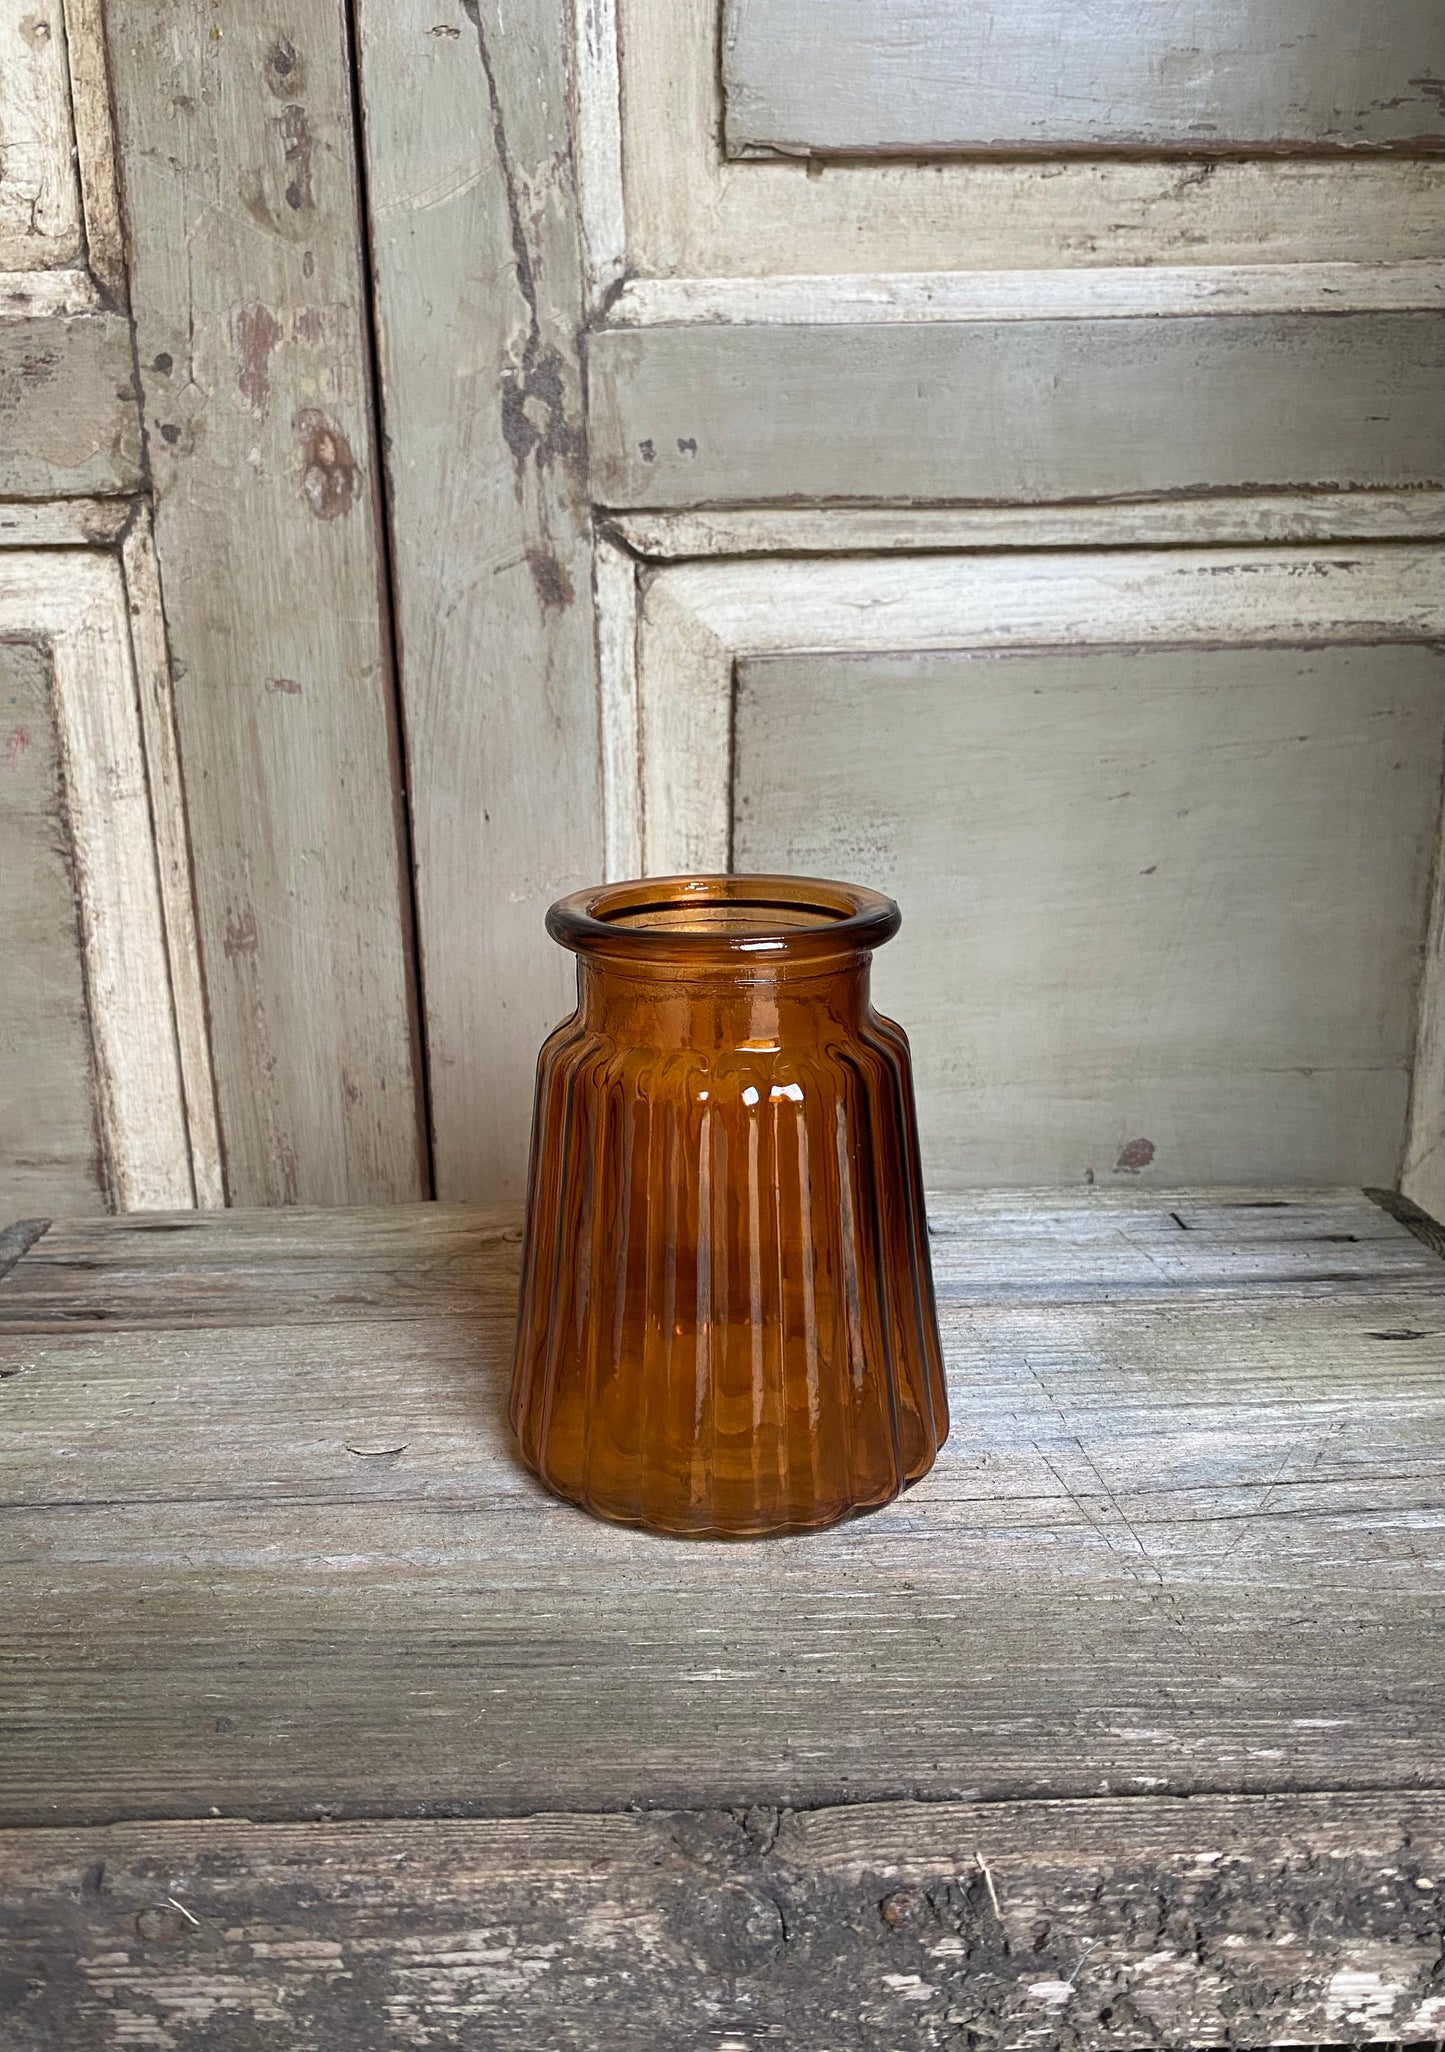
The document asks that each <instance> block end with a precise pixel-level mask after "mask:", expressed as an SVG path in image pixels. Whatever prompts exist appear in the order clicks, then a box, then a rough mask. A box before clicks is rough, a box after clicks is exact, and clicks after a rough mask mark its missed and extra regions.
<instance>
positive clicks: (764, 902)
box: [547, 872, 903, 962]
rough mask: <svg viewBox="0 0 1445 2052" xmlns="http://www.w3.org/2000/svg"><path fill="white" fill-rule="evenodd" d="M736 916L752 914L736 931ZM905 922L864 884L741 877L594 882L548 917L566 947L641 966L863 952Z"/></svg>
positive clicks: (733, 874) (560, 902)
mask: <svg viewBox="0 0 1445 2052" xmlns="http://www.w3.org/2000/svg"><path fill="white" fill-rule="evenodd" d="M729 908H732V909H734V910H736V912H738V913H740V914H741V913H747V914H749V915H751V916H750V917H749V918H748V919H746V920H743V919H739V920H737V921H736V923H734V924H733V925H731V926H730V925H729V924H728V920H727V913H728V910H729ZM709 911H712V912H715V913H720V914H721V915H722V916H721V917H716V918H714V919H713V920H711V921H710V922H708V923H705V924H704V923H701V922H700V923H699V924H697V925H695V926H689V925H688V924H687V923H686V922H687V917H688V915H689V914H694V913H695V914H704V913H706V912H709ZM770 913H775V914H776V915H777V917H776V919H775V920H774V919H770V918H769V917H768V915H769V914H770ZM759 915H761V916H759ZM664 920H665V921H666V922H667V923H662V922H663V921H664ZM902 923H903V915H902V914H901V913H900V911H899V910H898V907H897V905H896V904H895V903H894V901H893V900H892V898H888V897H885V896H884V894H883V893H882V891H874V890H869V889H868V888H867V887H866V885H863V884H847V883H835V882H833V881H832V880H831V879H830V878H826V877H817V876H777V875H749V874H746V873H739V872H729V873H726V874H721V875H699V876H651V877H636V878H632V879H631V880H629V881H628V882H626V883H611V884H594V885H593V886H592V887H591V888H590V889H588V890H585V891H574V892H573V893H572V894H571V896H570V897H566V898H559V899H558V900H557V902H556V904H555V905H553V906H552V907H551V909H550V910H549V911H548V913H547V931H548V933H550V934H551V936H552V938H553V940H555V941H559V942H560V943H561V945H562V946H563V947H564V948H571V949H572V950H573V952H574V953H576V954H602V955H609V956H611V957H612V958H613V959H614V960H616V959H624V960H631V961H634V962H640V961H647V960H653V961H658V960H663V959H665V958H667V957H668V956H671V957H673V958H674V959H676V958H677V957H678V956H679V955H682V956H686V957H689V958H691V959H693V960H698V959H701V960H709V959H710V960H713V961H727V960H730V959H733V958H736V957H741V958H743V959H746V960H756V959H757V958H758V957H760V956H761V957H764V958H767V957H776V958H782V959H784V960H793V961H797V960H800V959H801V960H806V959H816V958H818V957H826V956H837V955H840V954H861V953H866V952H868V951H869V950H871V949H873V948H877V947H881V946H882V945H883V943H884V941H888V940H892V938H893V936H894V934H895V933H897V931H898V929H899V927H900V926H901V925H902Z"/></svg>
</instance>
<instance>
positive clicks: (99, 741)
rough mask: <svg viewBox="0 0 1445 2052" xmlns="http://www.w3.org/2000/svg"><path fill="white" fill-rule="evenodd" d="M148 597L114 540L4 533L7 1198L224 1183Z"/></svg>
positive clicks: (132, 1205) (145, 1197)
mask: <svg viewBox="0 0 1445 2052" xmlns="http://www.w3.org/2000/svg"><path fill="white" fill-rule="evenodd" d="M132 553H134V552H132ZM144 600H145V593H144V591H143V589H141V588H140V586H139V583H138V580H135V579H131V578H128V577H127V574H126V563H125V559H124V557H123V556H122V555H121V554H120V553H113V552H110V551H100V550H90V549H83V548H52V549H24V548H9V549H0V640H3V641H4V642H6V643H7V644H8V649H7V660H6V669H7V679H8V682H7V689H6V692H5V693H4V694H3V695H0V728H3V735H0V810H3V819H4V825H3V829H0V833H3V838H4V841H5V844H6V851H7V853H8V855H9V856H10V857H12V858H13V859H12V860H7V861H6V862H5V863H4V865H3V891H4V897H3V913H4V921H5V930H6V949H7V955H9V954H11V953H12V952H13V955H14V958H15V960H14V965H13V968H14V973H13V975H12V974H8V973H7V977H6V979H5V995H4V998H3V1000H0V1003H3V1012H0V1047H3V1061H0V1068H3V1070H4V1073H5V1079H6V1080H5V1104H4V1112H3V1118H0V1190H3V1192H4V1193H5V1204H4V1205H0V1208H6V1207H13V1208H16V1209H26V1208H35V1207H37V1206H51V1205H53V1206H55V1207H56V1208H58V1209H65V1208H76V1207H80V1208H88V1207H92V1206H97V1205H101V1204H105V1203H108V1204H110V1205H112V1206H113V1207H114V1208H116V1209H120V1210H130V1209H136V1208H142V1209H144V1208H151V1207H162V1208H164V1207H175V1206H189V1205H192V1204H194V1203H195V1201H196V1197H197V1194H198V1190H199V1194H201V1195H202V1196H203V1197H205V1198H206V1199H207V1200H208V1201H211V1202H215V1201H218V1199H219V1196H220V1189H219V1182H220V1165H219V1159H218V1154H217V1149H216V1145H215V1139H214V1126H213V1114H212V1112H211V1107H210V1102H209V1093H210V1088H211V1086H210V1077H209V1069H208V1064H207V1058H206V1047H205V1039H204V1030H203V1022H202V1019H201V1016H200V995H199V964H198V961H197V959H196V956H195V952H194V936H193V934H192V933H190V932H189V931H188V929H187V926H186V923H185V910H184V908H185V906H186V905H187V904H188V891H189V877H188V876H186V875H182V876H181V877H179V878H177V877H176V876H175V875H174V873H173V871H174V867H175V864H176V863H177V862H178V861H179V862H181V863H183V862H184V829H183V826H182V825H181V823H180V822H179V821H178V820H177V819H176V818H175V817H174V814H173V813H172V815H171V816H170V817H169V818H168V817H167V816H166V815H167V811H168V809H169V808H170V806H171V805H172V804H173V800H174V789H173V785H171V783H170V782H169V778H168V771H169V765H168V764H167V762H166V760H165V752H166V751H165V747H164V744H163V743H162V741H161V737H160V734H159V732H158V729H159V725H160V723H161V721H162V719H163V718H164V714H165V708H164V707H163V706H161V705H157V704H156V703H154V700H153V681H152V680H150V679H148V678H147V679H144V680H143V679H142V677H141V676H140V674H139V665H138V660H137V650H136V640H135V637H134V636H133V632H132V626H133V610H134V614H140V613H142V612H143V609H144ZM11 700H13V703H11V702H9V701H11ZM148 700H149V701H151V702H150V703H149V704H147V701H148ZM147 728H149V730H150V731H149V734H148V733H147ZM148 742H149V745H148Z"/></svg>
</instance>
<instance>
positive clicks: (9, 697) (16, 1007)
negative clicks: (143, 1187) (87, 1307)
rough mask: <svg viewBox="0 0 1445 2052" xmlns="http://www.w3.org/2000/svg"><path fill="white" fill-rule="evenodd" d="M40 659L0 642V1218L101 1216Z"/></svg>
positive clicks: (87, 1060)
mask: <svg viewBox="0 0 1445 2052" xmlns="http://www.w3.org/2000/svg"><path fill="white" fill-rule="evenodd" d="M72 861H73V858H72V854H71V847H70V830H69V825H68V819H67V808H66V803H65V794H64V791H63V789H62V787H61V781H60V746H59V737H58V735H57V733H56V726H55V713H54V709H53V707H52V705H51V702H50V659H49V655H48V653H47V651H46V650H45V648H44V647H43V646H40V645H37V644H36V643H34V642H23V641H0V932H3V933H4V936H5V967H4V972H3V974H0V1214H3V1216H4V1217H5V1219H7V1220H8V1219H10V1218H13V1217H15V1216H17V1215H19V1214H20V1213H22V1212H41V1211H89V1210H104V1209H105V1205H106V1181H105V1163H104V1159H103V1153H102V1148H101V1143H100V1127H99V1107H98V1105H97V1101H96V1087H95V1070H94V1061H93V1056H92V1049H91V1035H90V1015H89V1011H88V1008H87V1005H86V995H85V967H84V958H83V951H82V947H81V938H80V926H79V918H78V913H77V909H76V902H75V884H74V878H73V874H72Z"/></svg>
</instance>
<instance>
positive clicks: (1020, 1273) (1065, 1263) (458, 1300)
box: [0, 1178, 1445, 1332]
mask: <svg viewBox="0 0 1445 2052" xmlns="http://www.w3.org/2000/svg"><path fill="white" fill-rule="evenodd" d="M929 1232H930V1235H931V1239H932V1247H933V1265H934V1273H935V1276H936V1278H937V1281H938V1286H939V1288H940V1290H941V1291H942V1292H943V1293H944V1294H945V1295H946V1296H947V1297H948V1298H949V1300H950V1301H952V1302H955V1303H958V1304H965V1303H992V1302H995V1301H998V1300H1010V1299H1013V1298H1027V1299H1030V1300H1032V1301H1036V1302H1039V1303H1062V1304H1087V1303H1094V1302H1097V1301H1099V1300H1106V1301H1111V1302H1112V1301H1115V1300H1117V1299H1119V1298H1121V1297H1129V1298H1137V1299H1141V1300H1148V1299H1152V1298H1158V1299H1161V1300H1166V1301H1167V1300H1172V1299H1175V1298H1178V1297H1180V1296H1181V1295H1185V1294H1187V1295H1189V1296H1191V1297H1194V1296H1198V1297H1206V1298H1216V1297H1221V1296H1228V1295H1230V1294H1231V1293H1238V1292H1240V1291H1248V1292H1249V1296H1250V1301H1251V1302H1253V1301H1255V1299H1256V1297H1257V1296H1258V1295H1259V1294H1260V1293H1267V1294H1271V1295H1278V1296H1281V1297H1286V1298H1288V1297H1298V1296H1308V1295H1314V1294H1318V1293H1320V1292H1322V1291H1329V1292H1338V1291H1340V1290H1342V1289H1347V1290H1348V1291H1349V1293H1350V1294H1352V1295H1366V1296H1368V1295H1370V1294H1372V1293H1376V1292H1385V1293H1388V1292H1390V1291H1394V1290H1399V1289H1407V1290H1419V1289H1421V1288H1425V1287H1428V1286H1430V1285H1431V1283H1432V1281H1436V1280H1438V1281H1440V1282H1441V1283H1442V1285H1445V1270H1440V1269H1437V1268H1436V1266H1435V1265H1434V1264H1432V1263H1431V1262H1430V1261H1429V1260H1428V1259H1426V1260H1422V1258H1421V1255H1420V1252H1419V1250H1418V1247H1417V1245H1416V1243H1415V1242H1414V1240H1413V1239H1412V1237H1411V1235H1410V1234H1409V1233H1408V1232H1404V1231H1402V1230H1401V1229H1400V1227H1399V1226H1398V1225H1397V1223H1396V1222H1395V1221H1394V1220H1393V1219H1392V1218H1391V1217H1389V1216H1388V1215H1387V1214H1386V1213H1385V1212H1383V1211H1382V1210H1380V1209H1379V1208H1378V1207H1377V1206H1375V1205H1373V1204H1365V1203H1362V1202H1361V1200H1360V1194H1359V1192H1358V1191H1357V1190H1296V1191H1291V1192H1289V1193H1287V1194H1281V1193H1278V1192H1268V1193H1263V1194H1262V1193H1261V1192H1260V1191H1259V1190H1257V1189H1239V1190H1228V1189H1213V1190H1210V1191H1209V1192H1208V1193H1207V1194H1205V1195H1201V1194H1200V1193H1198V1192H1195V1191H1187V1190H1173V1191H1171V1190H1169V1189H1167V1188H1160V1187H1157V1186H1156V1187H1154V1188H1148V1187H1145V1186H1142V1185H1140V1184H1138V1183H1135V1182H1133V1181H1132V1180H1131V1179H1129V1178H1121V1179H1120V1181H1119V1182H1118V1183H1115V1184H1113V1185H1111V1186H1108V1187H1103V1186H1101V1187H1099V1188H1097V1189H1087V1188H1086V1189H1083V1190H1070V1191H1067V1192H1064V1193H1060V1192H1058V1191H1057V1190H1051V1191H1036V1190H1035V1191H1030V1190H1003V1189H1000V1190H970V1191H969V1192H968V1194H967V1196H966V1197H958V1196H946V1195H942V1194H938V1193H935V1195H934V1196H933V1198H932V1199H931V1203H930V1213H929ZM1181 1232H1188V1234H1189V1236H1190V1237H1189V1238H1188V1240H1187V1241H1183V1240H1181V1239H1180V1234H1181ZM520 1242H521V1221H520V1215H519V1213H518V1212H517V1210H516V1209H515V1208H514V1207H511V1206H505V1205H503V1206H497V1207H493V1208H489V1209H478V1208H475V1207H473V1206H471V1205H460V1204H427V1205H422V1206H417V1207H415V1208H411V1209H408V1210H406V1211H396V1210H391V1209H368V1208H366V1207H361V1206H358V1207H356V1208H353V1209H350V1210H347V1211H345V1212H327V1211H311V1210H307V1209H305V1208H303V1207H299V1206H298V1207H294V1208H292V1207H287V1208H285V1209H280V1210H277V1211H274V1212H253V1213H248V1214H233V1213H227V1214H224V1215H219V1216H218V1215H211V1216H207V1215H205V1214H203V1213H198V1212H190V1211H188V1212H176V1213H171V1214H169V1215H167V1214H161V1213H148V1214H146V1215H144V1216H133V1217H129V1218H120V1219H113V1220H106V1221H104V1222H103V1223H102V1222H101V1221H98V1220H92V1219H86V1218H70V1219H59V1220H57V1221H56V1222H55V1223H54V1225H53V1226H52V1228H51V1230H50V1232H49V1233H48V1234H47V1236H46V1239H45V1243H44V1245H43V1246H39V1247H36V1248H35V1249H34V1250H33V1251H32V1253H31V1255H30V1257H29V1259H28V1260H27V1261H26V1263H25V1266H24V1268H23V1269H22V1270H18V1271H17V1272H16V1273H15V1274H14V1275H13V1276H12V1277H11V1278H10V1281H9V1284H8V1287H7V1288H6V1289H5V1290H3V1291H0V1329H6V1330H9V1331H12V1332H30V1331H34V1332H43V1331H64V1332H74V1331H75V1329H76V1327H77V1325H81V1326H84V1325H86V1324H93V1325H96V1326H101V1325H103V1326H104V1327H105V1328H106V1330H108V1331H109V1330H113V1329H115V1327H117V1326H122V1325H135V1326H147V1327H151V1328H161V1329H165V1328H175V1329H178V1330H179V1329H182V1328H185V1327H190V1326H217V1325H273V1324H275V1323H277V1322H278V1321H284V1322H285V1323H286V1324H288V1325H294V1324H296V1323H298V1322H302V1323H327V1322H330V1321H334V1320H337V1319H340V1320H343V1321H344V1320H347V1319H351V1318H355V1317H358V1316H360V1317H363V1318H366V1319H368V1320H370V1319H374V1318H390V1317H393V1316H398V1315H399V1316H402V1317H406V1318H412V1317H415V1316H416V1315H418V1314H419V1313H421V1312H427V1313H430V1312H433V1311H435V1312H436V1313H437V1314H438V1315H446V1316H461V1317H468V1316H472V1315H475V1314H478V1313H479V1312H482V1311H484V1310H485V1308H486V1306H487V1305H489V1304H491V1305H492V1306H493V1307H494V1308H495V1309H496V1311H497V1315H498V1317H499V1318H500V1319H501V1320H502V1321H503V1324H505V1322H506V1321H507V1320H509V1319H510V1317H511V1314H512V1309H513V1303H514V1298H515V1288H516V1280H517V1274H518V1272H519V1270H518V1263H519V1261H520V1254H519V1251H518V1250H519V1248H520ZM498 1329H499V1331H500V1330H501V1328H500V1327H499V1328H498Z"/></svg>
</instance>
